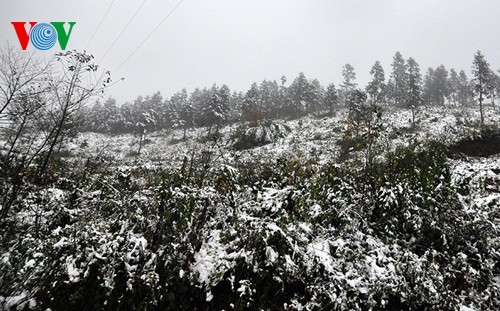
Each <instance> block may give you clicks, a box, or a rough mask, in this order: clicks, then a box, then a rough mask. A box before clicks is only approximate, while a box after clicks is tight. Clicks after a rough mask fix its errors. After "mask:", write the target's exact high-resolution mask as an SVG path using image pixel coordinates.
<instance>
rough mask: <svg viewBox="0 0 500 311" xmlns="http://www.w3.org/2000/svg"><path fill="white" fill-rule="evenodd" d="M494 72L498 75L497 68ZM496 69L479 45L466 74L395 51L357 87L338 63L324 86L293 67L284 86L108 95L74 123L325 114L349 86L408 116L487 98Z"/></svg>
mask: <svg viewBox="0 0 500 311" xmlns="http://www.w3.org/2000/svg"><path fill="white" fill-rule="evenodd" d="M498 72H499V74H500V70H499V71H498ZM499 74H497V73H495V72H494V71H493V70H491V69H490V67H489V64H488V63H487V62H486V60H485V59H484V56H483V55H482V54H481V52H479V51H478V52H477V53H476V54H475V56H474V63H473V70H472V75H473V77H472V79H469V77H468V76H467V74H466V73H465V71H464V70H460V71H458V72H457V71H456V70H455V69H450V70H448V69H446V67H445V66H444V65H440V66H438V67H437V68H428V70H427V71H426V73H425V75H424V76H422V73H421V70H420V66H419V64H418V63H417V62H416V61H415V59H413V58H411V57H410V58H408V59H405V58H404V57H403V55H402V54H401V53H400V52H396V53H395V55H394V58H393V62H392V64H391V73H390V76H389V78H388V79H387V81H386V75H385V72H384V69H383V67H382V65H381V64H380V62H378V61H377V62H375V64H374V65H373V67H372V68H371V70H370V75H371V76H372V79H371V81H370V82H369V83H368V85H367V86H366V87H365V88H364V89H360V88H359V87H358V84H357V83H356V72H355V69H354V68H353V67H352V66H351V65H350V64H346V65H345V66H344V67H343V71H342V78H343V80H342V83H340V84H338V85H336V84H333V83H331V84H329V85H328V86H326V88H325V87H324V86H322V85H321V84H320V82H319V81H318V80H317V79H308V78H307V77H306V76H305V75H304V73H302V72H301V73H300V74H299V75H298V77H296V78H295V79H294V80H293V81H292V83H291V84H290V85H289V86H286V82H287V79H286V77H284V76H283V77H281V79H280V81H279V82H278V81H276V80H272V81H270V80H264V81H262V82H261V83H260V84H257V83H253V84H252V85H251V86H250V89H249V90H247V91H246V92H245V93H243V92H236V91H233V92H232V91H231V90H230V89H229V87H228V86H227V85H225V84H224V85H222V86H218V85H216V84H214V85H213V86H212V87H210V88H203V89H199V88H196V89H195V90H194V91H193V92H192V93H188V92H187V90H186V89H182V90H181V91H179V92H177V93H175V94H174V95H172V96H171V97H170V98H169V99H164V98H163V97H162V96H161V94H160V92H157V93H156V94H153V95H152V96H146V97H142V96H139V97H138V98H137V99H136V100H134V101H133V102H127V103H125V104H123V105H121V106H119V105H118V104H117V102H116V100H114V99H113V98H109V99H108V100H107V101H105V102H104V103H96V104H95V105H94V106H92V107H90V108H88V109H87V111H86V112H85V115H86V118H85V122H84V124H83V126H82V128H81V129H82V130H83V131H94V132H103V133H126V132H137V131H138V132H142V131H144V130H146V131H155V130H161V129H169V128H180V129H184V130H186V129H188V128H192V127H195V126H208V127H210V129H212V127H215V129H216V130H217V129H218V128H219V127H220V126H221V125H223V124H227V123H232V122H237V121H253V122H258V121H260V120H263V119H275V118H296V117H300V116H302V115H306V114H311V113H318V112H325V113H326V112H328V113H333V112H334V111H335V109H336V108H338V107H342V106H346V104H348V102H349V101H348V98H349V96H350V95H352V94H353V92H354V91H356V94H357V96H359V92H362V94H364V95H365V96H364V97H366V101H367V102H369V103H374V104H377V105H387V106H393V107H401V108H408V109H412V111H413V113H414V115H415V114H416V113H417V112H418V111H419V110H420V108H422V107H424V106H428V105H446V104H450V105H460V106H470V105H473V104H474V102H475V98H476V97H477V99H478V100H479V101H480V104H481V105H482V101H483V100H484V99H486V98H488V99H490V100H491V103H492V104H494V102H495V97H496V96H497V94H499V93H500V77H499Z"/></svg>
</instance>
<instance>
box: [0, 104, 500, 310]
mask: <svg viewBox="0 0 500 311" xmlns="http://www.w3.org/2000/svg"><path fill="white" fill-rule="evenodd" d="M346 115H347V111H344V110H339V111H338V112H337V113H336V114H335V115H334V116H317V117H314V116H312V115H310V116H306V117H303V118H299V119H294V120H274V121H267V122H266V121H263V122H261V123H259V124H258V125H255V124H252V123H236V124H233V125H229V126H226V127H222V128H221V130H220V132H219V133H217V134H214V133H211V134H210V135H208V134H207V133H208V128H195V129H192V130H188V131H187V133H186V137H187V138H186V139H183V135H184V133H183V131H182V130H168V131H167V130H163V131H158V132H150V133H146V134H145V136H144V137H141V136H142V135H133V134H126V135H125V134H124V135H106V134H97V133H79V134H78V136H76V138H74V139H72V141H71V142H70V143H68V144H67V145H65V146H62V148H61V149H60V150H59V153H60V154H61V160H60V161H59V162H57V163H54V164H53V165H54V168H53V171H54V173H53V175H52V176H51V180H50V181H49V182H47V183H45V184H43V185H37V184H35V183H33V184H29V185H28V186H27V187H26V188H23V189H22V192H21V196H20V198H19V199H17V200H16V201H15V203H14V204H13V205H12V207H11V213H10V215H9V217H7V218H6V219H5V220H3V221H2V222H1V223H0V230H1V231H3V234H2V236H1V239H0V276H1V278H0V280H1V281H0V307H1V308H3V309H6V310H9V309H17V310H23V309H35V310H47V309H52V310H56V309H57V306H67V308H68V309H72V310H73V309H74V310H80V309H102V310H130V309H139V310H143V309H147V310H149V309H161V310H164V309H168V310H222V309H224V310H236V309H237V310H382V309H391V310H424V309H425V310H494V309H498V308H500V274H499V272H500V264H499V262H500V235H499V234H498V232H497V230H498V229H497V227H498V226H500V217H499V216H500V150H499V148H500V147H499V146H494V145H491V144H492V141H494V140H492V141H489V140H484V141H481V135H482V134H483V137H484V133H485V132H484V131H485V130H483V132H481V130H480V129H479V126H478V124H477V122H476V121H475V120H478V115H477V111H476V109H472V108H470V109H465V110H464V108H460V109H458V108H453V107H451V108H449V107H446V108H437V107H435V108H429V109H427V110H425V111H423V112H422V113H421V114H420V115H419V118H418V120H417V122H416V125H415V126H411V112H410V111H406V110H400V109H394V110H392V109H386V110H385V111H383V114H382V121H381V123H382V128H381V130H380V133H379V134H378V135H377V136H376V140H375V143H374V145H373V151H372V152H373V153H374V159H373V162H370V164H369V163H368V162H367V159H368V157H367V151H366V150H367V147H366V146H360V145H357V144H350V143H349V141H348V140H347V139H346V136H345V133H346V131H347V128H348V125H347V123H346V122H345V120H346ZM485 119H486V127H485V128H487V129H488V130H490V131H492V132H493V133H496V134H492V135H493V136H492V137H497V139H498V135H499V132H498V124H500V113H498V110H495V109H493V108H488V110H487V111H486V114H485ZM495 131H496V132H495ZM495 135H497V136H495ZM468 141H475V142H477V141H479V143H480V144H482V145H485V146H486V147H488V148H487V149H488V150H492V152H491V154H488V155H487V156H478V154H472V153H470V152H469V151H470V150H469V149H467V148H465V147H463V146H465V145H460V143H461V142H462V143H463V142H465V143H463V144H466V143H467V142H468ZM139 150H140V152H139ZM495 150H496V151H495ZM28 176H29V175H28ZM2 183H3V185H4V186H5V187H4V188H3V190H1V191H2V193H8V191H11V189H10V188H9V187H8V181H6V180H2Z"/></svg>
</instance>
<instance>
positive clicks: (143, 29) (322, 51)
mask: <svg viewBox="0 0 500 311" xmlns="http://www.w3.org/2000/svg"><path fill="white" fill-rule="evenodd" d="M111 2H112V0H101V1H97V0H94V1H90V0H89V1H69V0H64V1H63V0H50V1H48V0H44V1H41V0H30V1H27V0H18V1H12V0H8V1H7V0H0V3H1V6H0V8H1V10H0V21H1V23H0V27H1V31H0V42H2V44H5V43H6V42H7V41H9V42H10V43H11V44H14V45H15V46H16V47H17V46H19V43H18V40H17V37H16V35H15V32H14V29H13V27H12V25H11V24H10V22H11V21H37V22H51V21H76V25H75V27H74V30H73V34H72V35H71V37H70V40H69V43H68V47H67V48H68V49H79V50H83V49H84V48H85V47H86V46H87V44H88V42H89V40H90V38H91V37H92V33H93V32H94V31H95V30H96V27H97V25H98V24H99V21H100V20H101V19H102V17H103V15H104V13H105V12H106V10H107V9H108V7H109V5H110V4H111ZM142 2H143V0H136V1H131V0H127V1H125V0H115V1H114V3H113V6H112V7H111V9H110V11H109V14H108V15H107V16H106V18H105V19H104V21H103V23H102V25H101V27H100V28H99V30H98V31H97V33H96V34H95V37H94V38H93V39H92V40H91V42H90V44H89V45H88V48H87V50H88V51H89V52H91V53H92V54H94V55H95V57H96V59H97V60H100V59H101V57H102V56H103V54H104V53H105V52H106V50H108V48H109V47H110V46H111V44H112V42H113V41H114V40H115V38H116V36H117V35H118V34H119V33H120V31H121V30H122V29H123V28H124V27H125V25H126V24H127V22H128V21H129V20H130V18H131V17H132V15H133V14H134V12H135V11H136V10H137V8H138V7H139V6H140V5H141V3H142ZM178 2H179V0H173V1H172V0H147V1H146V4H145V5H144V6H143V7H142V9H141V11H140V12H139V14H138V15H137V16H136V17H135V19H134V20H133V22H132V23H131V25H130V26H129V27H128V28H127V30H126V32H125V33H124V34H123V36H122V37H121V39H120V40H119V41H118V42H117V43H116V45H115V46H114V47H113V49H112V50H111V51H110V52H109V54H108V55H107V56H106V57H105V58H104V59H102V60H100V64H101V66H102V67H103V68H106V69H107V70H111V71H112V72H113V76H112V77H113V78H114V79H115V80H117V79H118V78H120V77H122V76H123V77H125V81H123V82H120V83H118V84H116V85H115V86H113V87H111V88H110V89H108V94H109V95H111V96H113V97H115V98H117V100H118V101H119V102H120V103H122V102H124V101H132V100H133V99H135V98H136V97H137V96H138V95H148V94H152V93H154V92H156V91H160V92H161V93H162V95H163V96H164V98H166V97H170V96H171V95H172V93H174V92H176V91H178V90H181V89H182V88H183V87H186V88H187V89H188V91H192V90H193V89H194V88H195V87H205V86H206V87H209V86H211V85H212V84H213V83H214V82H216V83H217V84H223V83H225V84H227V85H228V86H229V87H230V88H231V89H232V90H239V91H240V90H241V91H246V90H247V89H248V88H249V86H250V84H251V83H252V82H260V81H262V80H263V79H271V80H274V79H276V80H279V79H280V77H281V76H282V75H285V76H286V77H287V79H288V82H287V84H289V83H291V81H292V80H293V79H294V78H295V77H296V76H297V75H298V73H299V72H301V71H303V72H304V73H305V74H306V76H307V77H308V78H317V79H319V81H320V82H321V83H322V84H323V85H325V86H326V85H327V84H328V83H331V82H334V83H336V84H339V83H340V82H341V79H342V78H341V71H342V66H343V65H344V64H346V63H351V64H352V65H353V66H354V68H355V70H356V74H357V77H358V83H359V84H360V86H363V87H364V86H365V85H366V83H367V82H368V81H369V78H370V77H369V74H368V72H369V70H370V68H371V66H372V65H373V63H374V62H375V61H376V60H379V61H381V62H382V65H383V66H384V69H385V70H386V78H388V77H389V74H390V63H391V61H392V56H393V55H394V53H395V52H396V51H400V52H401V53H402V54H403V56H404V57H405V58H408V57H410V56H411V57H414V58H415V59H416V60H417V62H418V63H419V64H420V66H421V71H422V73H425V71H426V70H427V68H428V67H430V66H431V67H436V66H438V65H440V64H444V65H445V66H446V68H448V69H450V68H455V69H457V70H460V69H464V70H465V72H466V73H467V74H468V75H469V76H470V71H471V63H472V58H473V54H474V52H475V51H476V50H481V51H482V52H483V53H484V54H485V55H486V58H487V60H488V61H489V62H490V64H491V66H492V69H495V70H497V69H500V59H499V57H500V38H499V37H500V1H498V0H491V1H486V0H484V1H478V0H474V1H473V0H470V1H464V0H418V1H417V0H412V1H406V0H405V1H403V0H399V1H396V0H392V1H379V0H363V1H361V0H343V1H340V0H338V1H336V0H184V2H183V3H182V4H181V5H180V6H179V7H178V9H177V10H176V11H175V12H174V13H173V14H172V15H171V16H170V17H169V18H168V19H167V20H166V22H165V23H164V24H163V25H162V26H161V27H160V28H159V29H158V30H157V31H156V32H155V33H154V34H153V35H152V36H151V37H150V38H149V39H148V41H146V43H145V44H144V45H143V46H142V47H141V49H140V50H139V51H138V52H137V53H136V54H135V55H134V56H132V58H131V59H130V60H129V61H128V62H127V63H125V64H124V65H123V66H122V67H121V68H120V70H119V71H117V72H116V71H115V69H116V68H117V67H118V66H119V65H120V64H121V63H122V62H123V61H124V60H125V59H126V58H127V57H128V55H129V54H130V53H131V52H132V51H133V50H134V49H135V48H136V47H137V46H138V45H139V44H140V42H141V41H142V40H144V38H145V37H146V36H147V35H149V33H150V32H151V31H152V30H153V29H154V28H155V27H156V26H157V25H158V23H159V22H160V21H161V20H162V19H163V18H165V16H166V15H167V14H168V12H170V11H171V10H172V8H173V7H174V6H175V5H176V4H177V3H178ZM57 47H58V45H56V47H55V48H54V49H52V50H50V51H49V52H40V51H37V53H39V54H46V55H49V54H50V53H54V52H55V51H57V49H56V48H57ZM29 49H31V50H33V49H34V48H33V47H32V46H31V45H30V47H29Z"/></svg>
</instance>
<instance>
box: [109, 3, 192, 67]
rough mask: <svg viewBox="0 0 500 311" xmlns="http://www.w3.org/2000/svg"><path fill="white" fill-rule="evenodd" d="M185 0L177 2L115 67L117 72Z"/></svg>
mask: <svg viewBox="0 0 500 311" xmlns="http://www.w3.org/2000/svg"><path fill="white" fill-rule="evenodd" d="M183 1H184V0H181V1H179V3H177V5H176V6H175V7H174V8H173V9H172V10H171V11H170V12H169V13H168V14H167V16H165V18H164V19H163V20H162V21H161V22H160V23H159V24H158V25H157V26H156V27H155V29H153V31H151V33H150V34H149V35H148V36H147V37H146V39H144V40H143V41H142V42H141V44H139V46H138V47H137V48H136V49H135V50H134V51H133V52H132V53H131V54H130V55H129V56H128V57H127V58H126V59H125V60H124V61H123V62H122V63H121V64H120V66H118V68H116V69H115V72H117V71H118V70H119V69H120V68H121V67H122V66H123V65H124V64H125V63H126V62H127V61H128V60H129V59H130V58H131V57H132V56H133V55H134V54H135V52H137V51H138V50H139V49H140V48H141V46H142V45H143V44H144V43H145V42H146V41H147V40H148V39H149V37H151V36H152V35H153V33H154V32H155V31H156V30H157V29H158V28H160V26H161V25H162V24H163V23H164V22H165V21H166V20H167V18H169V17H170V15H172V13H174V11H175V10H176V9H177V7H179V5H181V3H182V2H183Z"/></svg>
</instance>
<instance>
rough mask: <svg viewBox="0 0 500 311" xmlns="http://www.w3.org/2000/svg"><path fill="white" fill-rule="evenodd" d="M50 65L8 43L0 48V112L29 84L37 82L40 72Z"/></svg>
mask: <svg viewBox="0 0 500 311" xmlns="http://www.w3.org/2000/svg"><path fill="white" fill-rule="evenodd" d="M48 66H50V62H47V63H46V64H43V62H42V61H41V60H40V59H38V58H36V57H35V56H34V54H33V53H29V52H26V51H21V50H17V49H14V48H13V47H12V46H10V45H8V44H7V45H6V46H5V47H4V48H0V114H2V113H4V112H5V111H6V109H7V107H8V106H9V105H10V104H11V103H12V102H13V101H14V100H15V98H16V96H17V95H19V94H20V93H21V92H22V91H24V90H25V89H26V88H28V87H29V86H30V85H31V86H32V85H33V84H36V83H37V82H39V78H40V76H41V75H42V73H43V72H44V71H45V70H46V69H47V68H48Z"/></svg>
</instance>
